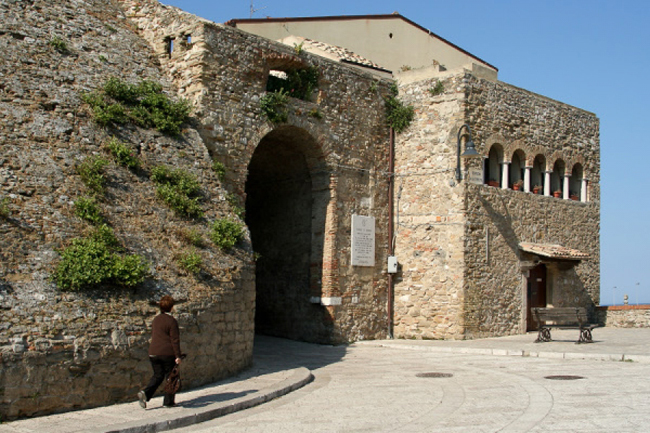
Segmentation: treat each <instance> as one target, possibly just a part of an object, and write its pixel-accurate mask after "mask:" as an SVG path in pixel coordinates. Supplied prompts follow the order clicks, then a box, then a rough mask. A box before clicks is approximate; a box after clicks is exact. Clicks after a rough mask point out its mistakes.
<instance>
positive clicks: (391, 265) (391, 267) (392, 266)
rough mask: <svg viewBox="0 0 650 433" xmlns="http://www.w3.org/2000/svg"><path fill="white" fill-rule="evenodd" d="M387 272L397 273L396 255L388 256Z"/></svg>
mask: <svg viewBox="0 0 650 433" xmlns="http://www.w3.org/2000/svg"><path fill="white" fill-rule="evenodd" d="M388 273H389V274H396V273H397V257H395V256H388Z"/></svg>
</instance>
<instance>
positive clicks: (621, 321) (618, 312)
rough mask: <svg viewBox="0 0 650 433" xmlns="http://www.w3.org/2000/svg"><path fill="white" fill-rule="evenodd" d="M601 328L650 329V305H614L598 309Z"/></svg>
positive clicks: (597, 314)
mask: <svg viewBox="0 0 650 433" xmlns="http://www.w3.org/2000/svg"><path fill="white" fill-rule="evenodd" d="M596 317H597V319H598V323H599V324H600V325H601V326H608V327H610V328H650V305H649V304H645V305H612V306H600V307H596Z"/></svg>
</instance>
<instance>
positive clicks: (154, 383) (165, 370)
mask: <svg viewBox="0 0 650 433" xmlns="http://www.w3.org/2000/svg"><path fill="white" fill-rule="evenodd" d="M149 360H150V361H151V366H152V367H153V376H151V380H150V381H149V385H147V387H146V388H145V389H144V394H145V395H146V396H147V401H149V400H151V397H153V395H154V394H155V393H156V390H157V389H158V387H159V386H160V384H161V383H163V381H164V380H165V377H167V375H168V374H169V372H171V371H172V368H174V365H175V364H176V358H174V357H173V356H150V357H149ZM174 396H175V394H165V397H164V398H163V406H173V405H174Z"/></svg>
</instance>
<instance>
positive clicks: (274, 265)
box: [246, 127, 331, 342]
mask: <svg viewBox="0 0 650 433" xmlns="http://www.w3.org/2000/svg"><path fill="white" fill-rule="evenodd" d="M319 161H320V162H319ZM321 163H322V158H319V157H318V152H317V150H316V147H315V143H314V140H313V138H312V137H311V136H310V135H309V134H308V133H306V132H305V131H304V130H302V129H299V128H296V127H285V128H282V129H278V130H274V131H272V132H270V133H269V134H267V135H266V136H265V137H264V138H263V139H262V140H261V141H260V143H259V145H258V147H257V149H256V150H255V153H254V154H253V157H252V159H251V162H250V164H249V167H248V179H247V182H246V223H247V224H248V227H249V229H250V231H251V239H252V243H253V249H254V251H255V253H256V256H257V260H256V274H255V278H256V294H257V298H256V313H255V329H256V332H257V333H260V334H265V335H273V336H278V337H285V338H291V339H294V340H303V341H314V342H327V341H328V340H329V334H330V331H329V327H330V326H331V324H330V323H328V321H327V320H325V318H326V315H325V314H324V312H325V311H324V309H323V307H322V306H320V305H319V304H317V303H312V302H311V299H312V297H313V295H314V294H318V287H315V286H318V285H319V284H320V277H321V272H322V234H323V231H324V223H325V215H324V214H325V209H326V204H327V197H328V196H329V194H328V192H327V189H326V188H325V190H324V191H323V188H322V185H321V187H320V188H318V187H317V188H315V183H314V181H315V180H317V181H318V179H321V178H322V177H323V170H322V169H321V168H320V167H318V165H319V164H321Z"/></svg>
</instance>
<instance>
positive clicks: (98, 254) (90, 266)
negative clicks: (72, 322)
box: [52, 228, 148, 291]
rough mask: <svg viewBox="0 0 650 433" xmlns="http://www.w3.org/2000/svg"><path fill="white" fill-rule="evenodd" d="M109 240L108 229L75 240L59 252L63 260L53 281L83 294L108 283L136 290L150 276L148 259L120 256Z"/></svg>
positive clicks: (55, 272) (61, 287) (62, 288)
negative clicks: (135, 287) (84, 290)
mask: <svg viewBox="0 0 650 433" xmlns="http://www.w3.org/2000/svg"><path fill="white" fill-rule="evenodd" d="M108 230H110V229H108ZM111 233H112V231H111ZM107 238H108V239H110V236H109V235H108V231H107V230H106V228H105V229H103V230H102V232H101V233H98V234H97V235H96V236H95V235H93V236H91V237H87V238H78V239H73V240H72V242H71V245H70V246H68V247H67V248H64V249H62V250H60V251H59V254H60V255H61V260H60V261H59V263H58V264H57V265H56V267H55V269H54V272H53V273H52V278H53V280H54V282H55V283H56V285H57V286H58V287H59V288H60V289H61V290H63V291H80V290H83V289H87V288H92V287H94V286H97V285H99V284H105V283H109V284H117V285H121V286H125V287H133V286H136V285H138V284H140V283H142V282H143V281H144V279H145V278H146V276H147V275H148V265H147V263H146V262H145V260H144V259H143V258H142V257H141V256H139V255H127V256H121V255H119V254H118V253H117V252H116V251H117V248H115V245H114V244H113V242H114V241H113V240H109V242H107V241H106V239H107ZM113 238H114V237H113Z"/></svg>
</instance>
